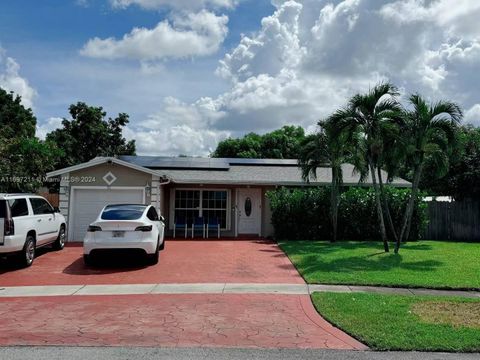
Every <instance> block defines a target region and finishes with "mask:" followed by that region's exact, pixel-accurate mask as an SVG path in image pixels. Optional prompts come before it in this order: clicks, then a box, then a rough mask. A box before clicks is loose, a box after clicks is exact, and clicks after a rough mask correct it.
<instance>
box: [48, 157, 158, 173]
mask: <svg viewBox="0 0 480 360" xmlns="http://www.w3.org/2000/svg"><path fill="white" fill-rule="evenodd" d="M102 164H117V165H120V166H125V167H127V168H130V169H134V170H137V171H141V172H144V173H147V174H151V175H157V176H161V175H160V174H159V172H158V171H155V170H151V169H148V168H146V167H143V166H139V165H135V164H132V163H129V162H127V161H123V160H120V159H117V158H114V157H96V158H95V159H92V160H90V161H88V162H85V163H82V164H78V165H74V166H69V167H66V168H63V169H59V170H55V171H52V172H49V173H47V178H52V177H56V176H60V175H63V174H66V173H70V172H73V171H78V170H82V169H86V168H89V167H92V166H97V165H102Z"/></svg>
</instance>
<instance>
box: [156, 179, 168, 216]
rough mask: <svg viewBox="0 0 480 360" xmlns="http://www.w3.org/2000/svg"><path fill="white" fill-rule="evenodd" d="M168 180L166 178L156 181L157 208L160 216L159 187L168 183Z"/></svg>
mask: <svg viewBox="0 0 480 360" xmlns="http://www.w3.org/2000/svg"><path fill="white" fill-rule="evenodd" d="M170 182H171V180H170V179H167V181H164V182H158V183H157V210H158V214H159V215H160V216H161V215H162V209H161V208H160V196H161V194H162V193H161V192H160V188H161V187H162V186H164V185H168V184H170Z"/></svg>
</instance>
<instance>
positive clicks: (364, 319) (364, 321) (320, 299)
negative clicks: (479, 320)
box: [312, 293, 480, 352]
mask: <svg viewBox="0 0 480 360" xmlns="http://www.w3.org/2000/svg"><path fill="white" fill-rule="evenodd" d="M312 300H313V303H314V305H315V307H316V308H317V310H318V312H319V313H320V314H321V315H322V316H324V317H325V318H326V319H327V320H328V321H330V322H331V323H332V324H334V325H335V326H337V327H339V328H340V329H342V330H344V331H346V332H347V333H349V334H350V335H352V336H354V337H355V338H357V339H358V340H359V341H361V342H363V343H365V344H366V345H368V346H369V347H370V348H372V349H376V350H420V351H455V352H477V351H480V328H478V327H471V326H468V327H467V326H459V325H458V324H457V325H450V324H440V323H435V322H432V321H427V320H425V319H421V318H420V317H419V316H418V315H416V314H415V311H414V310H413V309H414V304H416V303H421V302H426V304H423V306H428V302H431V301H441V302H445V301H448V302H453V303H454V304H453V306H455V303H459V302H461V303H471V305H470V306H472V307H476V306H477V305H478V308H480V300H477V299H464V298H444V297H442V298H439V297H413V296H401V295H379V294H369V293H314V294H313V295H312ZM478 308H477V309H478ZM465 315H466V316H468V314H465ZM477 315H478V311H477Z"/></svg>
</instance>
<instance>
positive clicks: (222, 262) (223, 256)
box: [0, 241, 304, 286]
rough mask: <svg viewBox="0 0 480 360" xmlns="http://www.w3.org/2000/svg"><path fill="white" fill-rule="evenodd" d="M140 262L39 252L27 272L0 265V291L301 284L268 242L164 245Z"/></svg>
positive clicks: (71, 250) (71, 251) (78, 251)
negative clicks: (152, 258) (149, 261)
mask: <svg viewBox="0 0 480 360" xmlns="http://www.w3.org/2000/svg"><path fill="white" fill-rule="evenodd" d="M137 260H139V261H137ZM141 260H142V259H141V258H140V259H138V258H133V259H125V261H124V262H121V261H120V262H112V263H110V264H108V266H101V267H99V266H95V267H86V266H85V265H84V264H83V258H82V248H81V247H78V246H67V247H66V248H65V249H64V250H62V251H59V252H54V251H45V250H44V251H41V255H40V256H39V257H38V258H37V259H35V262H34V265H33V266H32V267H30V268H28V269H19V270H15V269H12V268H9V267H6V266H5V265H4V264H2V265H0V286H19V285H77V284H152V283H170V284H171V283H295V284H303V283H304V281H303V279H302V277H301V276H300V275H299V274H298V272H297V271H296V269H295V267H294V266H293V265H292V263H291V262H290V260H289V259H288V258H287V256H285V254H284V253H283V251H282V250H280V248H279V247H278V246H277V245H276V244H275V243H273V242H268V241H167V243H166V249H165V251H163V252H161V253H160V262H159V263H158V265H155V266H146V265H144V262H143V261H141Z"/></svg>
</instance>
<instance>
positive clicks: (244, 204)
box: [237, 188, 262, 235]
mask: <svg viewBox="0 0 480 360" xmlns="http://www.w3.org/2000/svg"><path fill="white" fill-rule="evenodd" d="M237 215H238V228H237V229H238V233H239V234H258V235H260V232H261V220H262V190H261V189H248V188H247V189H238V190H237Z"/></svg>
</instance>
